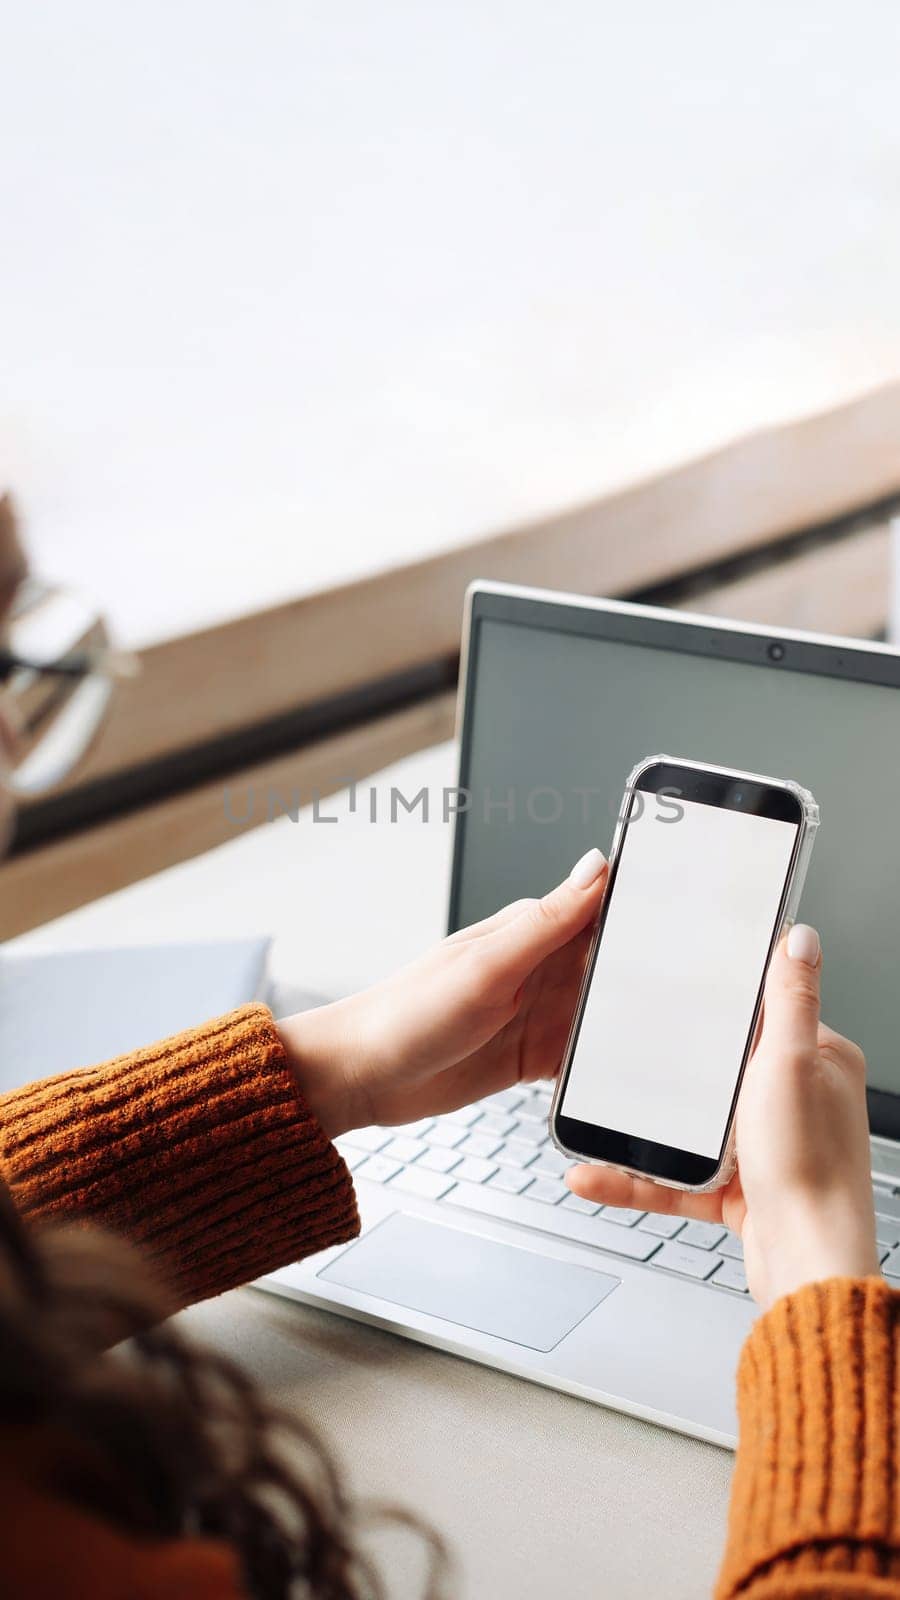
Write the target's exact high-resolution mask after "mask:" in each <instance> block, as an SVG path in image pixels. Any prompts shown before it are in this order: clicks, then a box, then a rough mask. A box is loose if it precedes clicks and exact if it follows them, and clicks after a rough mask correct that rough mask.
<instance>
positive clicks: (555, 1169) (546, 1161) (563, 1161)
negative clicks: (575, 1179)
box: [531, 1150, 573, 1178]
mask: <svg viewBox="0 0 900 1600" xmlns="http://www.w3.org/2000/svg"><path fill="white" fill-rule="evenodd" d="M572 1165H573V1163H572V1161H571V1160H570V1158H569V1157H568V1156H564V1155H562V1154H561V1153H560V1151H559V1150H541V1151H540V1152H539V1154H538V1158H537V1160H536V1161H535V1163H534V1165H533V1167H532V1169H531V1170H532V1172H534V1173H541V1174H542V1175H543V1176H544V1177H553V1178H559V1177H561V1176H562V1174H563V1173H564V1172H568V1170H569V1168H570V1167H571V1166H572Z"/></svg>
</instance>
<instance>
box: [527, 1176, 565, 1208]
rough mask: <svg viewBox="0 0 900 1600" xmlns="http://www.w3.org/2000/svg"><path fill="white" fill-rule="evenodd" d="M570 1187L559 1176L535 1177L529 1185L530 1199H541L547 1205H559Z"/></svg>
mask: <svg viewBox="0 0 900 1600" xmlns="http://www.w3.org/2000/svg"><path fill="white" fill-rule="evenodd" d="M568 1192H569V1191H568V1189H567V1188H566V1186H565V1184H564V1183H563V1182H562V1181H561V1180H560V1179H559V1178H535V1180H534V1182H533V1183H530V1184H529V1185H528V1198H529V1200H540V1201H541V1203H542V1204H543V1205H546V1206H558V1205H559V1202H560V1200H565V1198H566V1195H567V1194H568Z"/></svg>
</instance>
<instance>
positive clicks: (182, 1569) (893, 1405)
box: [0, 1006, 900, 1600]
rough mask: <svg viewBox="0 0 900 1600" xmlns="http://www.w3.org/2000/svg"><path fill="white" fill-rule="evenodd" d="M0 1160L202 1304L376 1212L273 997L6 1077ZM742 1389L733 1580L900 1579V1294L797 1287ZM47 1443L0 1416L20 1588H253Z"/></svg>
mask: <svg viewBox="0 0 900 1600" xmlns="http://www.w3.org/2000/svg"><path fill="white" fill-rule="evenodd" d="M0 1162H2V1168H3V1173H4V1176H5V1177H6V1179H7V1181H8V1182H9V1184H10V1185H11V1187H12V1190H13V1193H14V1194H15V1195H16V1198H17V1201H18V1204H19V1205H20V1207H21V1209H22V1211H23V1212H24V1213H25V1215H26V1216H29V1217H33V1218H49V1217H53V1218H59V1219H62V1218H68V1219H72V1218H85V1217H90V1218H93V1219H95V1220H98V1221H102V1222H104V1223H106V1224H109V1225H110V1226H112V1227H114V1228H117V1229H118V1230H119V1231H121V1232H123V1233H125V1234H127V1235H128V1236H129V1237H130V1238H132V1239H133V1240H135V1241H137V1242H138V1243H139V1244H140V1245H141V1246H142V1247H143V1249H144V1250H145V1252H146V1253H147V1254H148V1255H150V1256H151V1257H152V1258H153V1259H155V1260H156V1262H157V1263H158V1264H159V1266H160V1267H161V1268H162V1270H163V1271H164V1272H165V1273H166V1275H167V1277H168V1280H169V1282H170V1283H171V1284H172V1285H173V1287H174V1290H175V1293H176V1295H177V1297H178V1300H179V1302H180V1303H181V1304H185V1305H186V1304H188V1303H190V1302H191V1301H193V1300H199V1299H202V1298H203V1297H204V1296H207V1295H212V1294H218V1293H221V1292H222V1291H223V1290H225V1289H229V1288H232V1287H233V1286H234V1285H236V1284H239V1283H244V1282H246V1281H247V1280H249V1279H251V1278H254V1277H259V1276H260V1275H261V1274H263V1273H265V1272H267V1271H270V1270H272V1269H273V1268H274V1267H276V1266H278V1265H281V1264H283V1263H285V1262H287V1261H291V1260H296V1259H297V1258H298V1257H300V1256H303V1255H306V1254H309V1253H311V1252H312V1251H315V1250H320V1249H324V1248H325V1247H326V1246H328V1245H332V1244H337V1243H340V1242H342V1241H344V1240H347V1239H349V1238H351V1237H352V1236H353V1234H354V1233H356V1231H357V1230H358V1227H359V1220H358V1216H357V1211H356V1202H355V1199H354V1195H353V1188H352V1184H351V1181H350V1177H349V1174H348V1172H347V1169H346V1167H345V1165H344V1163H343V1161H342V1160H341V1158H340V1156H339V1155H338V1154H337V1152H336V1151H335V1149H334V1148H333V1146H332V1145H330V1144H329V1142H328V1140H327V1139H326V1138H325V1136H324V1134H323V1133H322V1132H321V1130H320V1129H319V1127H318V1126H317V1124H316V1123H315V1122H314V1120H313V1118H312V1116H311V1115H310V1113H309V1111H308V1110H307V1108H306V1107H305V1105H304V1103H303V1099H302V1096H301V1095H300V1093H299V1091H298V1089H297V1086H296V1083H295V1081H294V1078H293V1075H292V1073H291V1071H290V1069H289V1067H288V1065H287V1062H286V1059H285V1056H284V1052H283V1050H282V1047H281V1042H280V1039H279V1036H278V1033H277V1031H276V1029H275V1027H274V1025H273V1023H272V1019H271V1016H270V1015H269V1013H268V1011H266V1010H265V1009H264V1007H262V1006H247V1007H245V1008H243V1009H242V1010H241V1011H238V1012H236V1013H234V1015H233V1016H230V1017H225V1018H223V1019H222V1020H220V1021H218V1022H213V1023H210V1024H209V1025H208V1026H206V1027H204V1028H198V1029H196V1030H195V1031H193V1032H191V1033H187V1034H182V1035H180V1036H179V1037H178V1038H176V1039H170V1040H168V1041H166V1042H165V1043H163V1044H161V1045H158V1046H157V1047H155V1048H154V1049H150V1050H142V1051H139V1052H138V1053H137V1054H136V1055H133V1056H125V1057H122V1058H121V1059H119V1060H118V1061H113V1062H110V1063H109V1064H108V1065H106V1066H100V1067H94V1068H91V1069H88V1070H85V1071H82V1072H74V1073H67V1074H65V1075H63V1076H62V1077H59V1078H54V1079H51V1080H49V1081H48V1082H46V1083H39V1084H34V1085H32V1086H31V1087H30V1088H27V1089H20V1090H16V1091H14V1092H13V1093H12V1094H8V1095H6V1096H3V1097H0ZM738 1389H739V1408H740V1446H739V1449H738V1456H737V1466H736V1471H735V1477H734V1489H733V1494H732V1503H731V1514H730V1521H729V1530H728V1541H727V1546H726V1552H725V1557H724V1561H723V1564H722V1570H721V1573H720V1577H719V1582H718V1585H717V1591H716V1593H717V1600H732V1597H735V1600H737V1597H738V1596H745V1597H747V1600H801V1597H803V1600H826V1597H828V1600H833V1597H834V1600H836V1597H847V1600H851V1597H852V1600H876V1597H881V1600H888V1597H891V1600H900V1476H898V1474H897V1473H896V1471H895V1454H896V1449H897V1444H898V1441H900V1416H898V1402H900V1295H895V1294H893V1293H892V1292H891V1291H890V1290H888V1289H887V1288H886V1287H885V1285H884V1284H883V1283H882V1282H881V1281H880V1280H875V1279H871V1280H865V1281H862V1282H852V1281H849V1280H848V1281H844V1280H840V1281H835V1282H832V1283H828V1284H813V1285H810V1286H809V1287H808V1288H805V1289H803V1290H801V1291H800V1293H799V1294H796V1295H792V1296H790V1297H788V1298H787V1299H785V1300H782V1301H780V1302H779V1303H778V1304H777V1305H776V1306H775V1307H774V1308H773V1309H772V1310H771V1311H770V1312H768V1314H767V1315H766V1316H764V1317H762V1318H761V1319H760V1320H759V1322H758V1323H757V1324H756V1326H755V1327H754V1329H753V1331H752V1333H751V1334H750V1336H749V1338H748V1340H747V1343H746V1345H745V1347H744V1352H743V1355H742V1358H741V1364H740V1372H739V1377H738ZM39 1461H40V1450H39V1449H36V1450H35V1451H34V1452H31V1453H29V1452H28V1451H27V1450H26V1451H25V1452H24V1454H23V1451H22V1443H21V1439H18V1440H17V1441H16V1446H15V1449H14V1448H13V1446H12V1444H11V1442H10V1439H9V1437H7V1438H6V1439H4V1436H3V1434H2V1432H0V1504H2V1506H3V1510H4V1532H3V1538H2V1539H0V1594H2V1595H3V1596H9V1597H10V1600H12V1597H16V1600H18V1597H19V1596H23V1597H24V1596H28V1597H29V1600H51V1597H52V1600H125V1597H126V1596H127V1597H128V1600H244V1595H243V1591H242V1588H241V1584H240V1578H239V1574H238V1573H237V1570H236V1565H235V1562H234V1559H233V1557H232V1555H231V1552H230V1551H229V1550H227V1549H226V1548H224V1547H223V1546H221V1545H217V1544H216V1543H215V1542H213V1541H208V1540H199V1539H183V1540H179V1541H177V1542H176V1543H167V1544H155V1545H152V1546H148V1545H146V1544H144V1545H142V1544H140V1543H138V1542H137V1541H135V1540H133V1539H130V1538H127V1537H124V1536H123V1535H122V1534H120V1533H119V1532H118V1531H117V1530H116V1529H115V1528H114V1527H112V1526H111V1525H109V1524H107V1523H105V1522H104V1521H103V1520H102V1519H101V1518H98V1517H95V1516H92V1515H90V1514H88V1513H86V1512H83V1511H81V1510H80V1509H77V1508H75V1507H72V1506H69V1505H67V1504H65V1503H63V1502H60V1501H58V1500H56V1499H54V1498H52V1497H51V1496H50V1495H48V1494H47V1493H46V1491H45V1490H44V1489H43V1488H42V1486H41V1474H40V1471H39ZM36 1463H38V1465H36Z"/></svg>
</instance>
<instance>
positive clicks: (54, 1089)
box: [0, 1005, 359, 1305]
mask: <svg viewBox="0 0 900 1600" xmlns="http://www.w3.org/2000/svg"><path fill="white" fill-rule="evenodd" d="M0 1169H2V1171H3V1175H4V1177H5V1178H6V1181H7V1182H8V1183H9V1185H10V1187H11V1188H12V1191H13V1194H14V1196H15V1199H16V1203H17V1204H18V1206H19V1207H20V1209H21V1211H22V1212H23V1214H24V1215H25V1216H27V1217H30V1218H34V1219H39V1220H43V1219H53V1220H55V1221H77V1220H85V1219H89V1220H91V1221H94V1222H98V1223H102V1224H104V1225H105V1226H108V1227H111V1228H114V1229H115V1230H116V1231H118V1232H119V1233H121V1234H123V1235H125V1236H126V1237H127V1238H129V1239H131V1240H132V1241H133V1242H134V1243H136V1244H137V1245H139V1246H140V1247H141V1248H142V1250H143V1251H144V1253H145V1254H146V1255H147V1256H148V1257H149V1258H150V1259H151V1260H153V1261H154V1262H155V1263H156V1265H157V1266H158V1267H159V1268H160V1270H161V1272H162V1274H163V1275H164V1277H165V1280H166V1283H167V1285H168V1287H169V1289H170V1290H171V1291H172V1292H173V1293H174V1295H175V1297H176V1299H177V1301H178V1303H179V1304H181V1305H187V1304H189V1303H190V1302H192V1301H194V1300H202V1299H204V1298H206V1297H207V1296H208V1295H214V1294H220V1293H222V1291H223V1290H225V1289H231V1288H234V1287H235V1286H236V1285H237V1284H241V1283H246V1282H248V1281H249V1280H250V1279H252V1278H256V1277H260V1276H261V1275H262V1274H264V1273H266V1272H271V1271H273V1270H274V1269H275V1268H276V1267H279V1266H283V1265H285V1264H286V1263H287V1262H289V1261H295V1260H297V1259H298V1258H299V1257H301V1256H305V1255H309V1254H311V1253H312V1252H313V1251H315V1250H323V1249H325V1248H326V1247H327V1246H328V1245H333V1244H339V1243H342V1242H343V1241H344V1240H346V1239H349V1238H352V1237H353V1235H354V1234H355V1233H357V1232H358V1231H359V1218H358V1215H357V1210H356V1200H355V1196H354V1192H353V1185H352V1182H351V1179H350V1174H349V1172H348V1170H347V1167H346V1165H345V1164H344V1162H343V1160H342V1159H341V1157H340V1156H339V1155H338V1153H337V1151H336V1150H335V1148H334V1146H333V1145H332V1144H331V1143H330V1142H329V1141H328V1139H327V1138H326V1137H325V1134H324V1133H323V1132H322V1130H321V1129H320V1127H319V1126H318V1123H317V1122H316V1121H315V1119H314V1118H313V1116H312V1113H311V1112H310V1111H309V1109H308V1107H307V1106H306V1105H305V1103H304V1101H303V1097H302V1095H301V1093H300V1091H299V1089H298V1087H297V1084H296V1081H295V1079H294V1075H293V1073H292V1071H291V1069H290V1067H289V1065H288V1061H287V1058H286V1056H285V1052H284V1048H283V1046H282V1043H281V1039H280V1037H279V1034H278V1031H277V1029H276V1027H275V1025H274V1023H273V1021H272V1017H271V1013H270V1012H269V1011H268V1010H267V1009H266V1008H265V1007H264V1006H261V1005H252V1006H244V1007H242V1009H241V1010H239V1011H235V1012H233V1013H232V1014H231V1015H230V1016H226V1017H221V1018H219V1019H218V1020H217V1021H215V1022H210V1023H208V1024H206V1025H205V1026H204V1027H201V1028H195V1029H193V1030H191V1031H190V1032H188V1033H182V1034H179V1035H177V1036H176V1037H175V1038H172V1039H167V1040H165V1041H164V1042H163V1043H162V1044H158V1045H155V1046H153V1047H152V1048H150V1049H146V1050H139V1051H137V1052H136V1053H135V1054H134V1055H129V1056H120V1057H119V1058H118V1059H117V1060H115V1061H110V1062H107V1063H106V1064H105V1065H103V1066H98V1067H88V1068H84V1069H83V1070H81V1071H76V1072H69V1073H64V1074H63V1075H62V1076H60V1077H57V1078H49V1079H47V1080H45V1081H43V1082H41V1083H34V1084H31V1085H30V1086H29V1087H27V1088H24V1089H16V1090H13V1091H12V1092H11V1093H9V1094H6V1095H3V1096H0Z"/></svg>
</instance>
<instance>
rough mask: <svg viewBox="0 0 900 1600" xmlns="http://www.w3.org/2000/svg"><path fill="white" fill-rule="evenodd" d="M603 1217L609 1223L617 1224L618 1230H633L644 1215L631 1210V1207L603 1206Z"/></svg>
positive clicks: (641, 1212)
mask: <svg viewBox="0 0 900 1600" xmlns="http://www.w3.org/2000/svg"><path fill="white" fill-rule="evenodd" d="M603 1215H604V1216H605V1217H607V1218H608V1220H609V1221H610V1222H617V1223H618V1224H619V1227H620V1228H633V1227H634V1225H635V1223H636V1222H640V1220H641V1217H642V1216H643V1215H644V1213H643V1211H635V1210H633V1209H632V1207H631V1206H604V1208H603Z"/></svg>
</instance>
